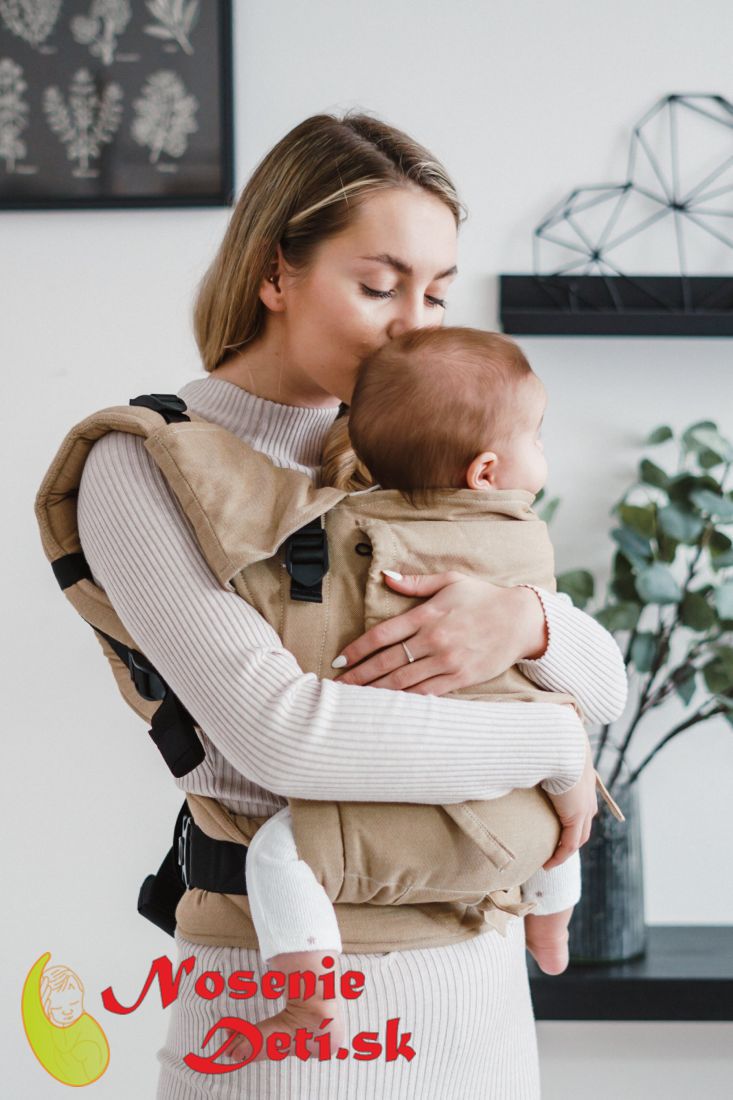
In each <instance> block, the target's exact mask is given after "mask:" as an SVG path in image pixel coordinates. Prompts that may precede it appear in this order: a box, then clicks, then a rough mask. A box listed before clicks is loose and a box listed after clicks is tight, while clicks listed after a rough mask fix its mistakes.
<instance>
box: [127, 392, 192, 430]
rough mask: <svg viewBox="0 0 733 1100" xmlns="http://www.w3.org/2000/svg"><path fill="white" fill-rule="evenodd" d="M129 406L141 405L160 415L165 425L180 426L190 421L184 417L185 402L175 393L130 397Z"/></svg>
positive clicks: (143, 394) (187, 417)
mask: <svg viewBox="0 0 733 1100" xmlns="http://www.w3.org/2000/svg"><path fill="white" fill-rule="evenodd" d="M129 404H130V405H142V406H143V407H144V408H146V409H152V410H153V412H157V413H160V415H161V416H162V417H163V419H164V420H165V422H166V424H180V423H181V422H182V421H184V420H190V419H191V417H190V416H186V408H187V405H186V402H185V401H184V400H183V398H182V397H178V396H177V395H176V394H175V393H142V394H140V396H139V397H131V398H130V401H129Z"/></svg>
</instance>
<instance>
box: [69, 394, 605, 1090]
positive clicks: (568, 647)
mask: <svg viewBox="0 0 733 1100" xmlns="http://www.w3.org/2000/svg"><path fill="white" fill-rule="evenodd" d="M179 395H180V396H181V397H182V398H183V399H184V400H185V401H186V403H187V404H188V405H189V407H190V408H191V409H192V411H193V412H195V413H198V414H199V415H201V416H203V417H205V418H206V419H208V420H211V421H214V422H216V423H219V424H221V425H222V426H224V427H226V428H228V429H229V430H230V431H232V432H234V433H235V434H237V435H239V436H240V438H242V439H245V440H247V441H248V442H249V443H251V444H252V446H254V447H255V448H256V449H258V450H260V451H263V452H264V453H266V454H268V455H269V456H270V458H272V460H273V461H274V462H275V463H276V464H277V465H279V466H287V467H290V468H292V469H297V470H301V471H304V472H306V473H308V474H310V475H311V476H313V477H317V472H318V471H317V465H318V462H319V458H320V453H321V448H322V445H323V441H324V439H325V436H326V435H327V433H328V431H329V429H330V427H331V424H332V423H333V420H334V418H335V415H336V409H335V408H333V409H306V408H299V407H293V406H285V405H279V404H276V403H273V402H271V401H267V400H264V399H262V398H258V397H254V396H253V395H252V394H249V393H247V392H246V391H245V390H243V389H241V387H239V386H236V385H234V384H233V383H231V382H228V381H225V380H223V379H218V378H216V377H215V376H213V377H212V376H208V377H205V378H201V379H196V380H194V381H192V382H189V383H188V384H187V385H185V386H184V387H183V388H182V389H181V390H180V391H179ZM214 473H215V471H214ZM253 491H255V492H256V486H253ZM78 518H79V532H80V538H81V543H82V547H83V550H84V552H85V555H86V557H87V560H88V562H89V565H90V567H91V569H92V573H93V576H94V579H95V581H96V582H97V583H98V584H99V585H100V586H101V587H102V588H104V589H105V590H106V592H107V593H108V595H109V598H110V600H111V601H112V604H113V605H114V607H115V609H116V610H117V613H118V614H119V616H120V619H121V620H122V622H123V624H124V625H125V627H126V628H127V629H128V631H129V632H130V634H131V635H132V636H133V637H134V638H135V640H136V642H137V644H138V646H139V647H140V649H141V650H142V652H144V653H145V654H146V656H147V657H148V658H149V659H150V660H151V661H152V663H153V664H154V665H155V666H156V667H157V668H158V669H159V671H160V672H161V674H162V676H163V677H164V678H165V679H166V680H167V681H168V682H169V683H170V684H171V686H172V687H173V689H174V691H175V692H176V693H177V694H178V695H179V697H180V698H181V700H182V702H183V703H184V705H185V706H186V707H187V708H188V710H189V711H190V712H191V713H192V714H194V715H195V716H196V720H197V723H198V724H199V726H200V728H201V729H202V731H203V741H204V748H205V750H206V760H205V761H204V763H203V764H201V765H200V766H199V767H198V768H197V769H196V770H195V771H194V772H192V773H191V774H190V775H188V776H186V777H184V779H182V780H179V781H177V782H178V785H179V786H180V787H181V788H183V789H185V790H187V791H194V792H196V793H199V794H203V795H210V796H213V797H216V798H218V799H219V800H220V801H221V802H222V803H223V804H224V805H225V806H227V807H228V808H229V809H231V810H232V811H234V812H235V813H246V814H252V815H271V814H272V813H274V812H275V811H276V810H278V809H280V808H281V807H282V806H283V805H284V804H285V799H286V797H288V796H292V797H300V798H311V799H313V798H315V799H342V800H357V801H358V800H363V801H370V800H373V801H404V802H423V803H443V802H445V803H448V802H460V801H464V800H466V799H472V798H495V797H499V796H501V795H503V794H506V793H507V792H508V791H510V790H512V789H513V788H515V787H529V786H535V785H536V784H537V783H539V782H541V783H542V785H543V787H544V788H545V789H546V790H548V791H549V792H551V793H560V792H562V791H565V790H568V789H569V788H570V787H571V786H573V784H574V783H575V782H577V779H578V777H579V775H580V773H581V770H582V766H583V760H584V738H585V734H584V733H583V730H582V727H581V725H580V723H579V721H578V719H577V716H576V715H575V713H574V712H573V711H572V710H571V708H569V707H560V706H556V705H553V704H544V703H522V702H515V703H512V704H511V705H508V704H506V703H477V702H473V701H468V700H461V699H454V698H438V697H435V696H421V695H416V694H413V693H406V692H396V691H389V690H386V689H381V688H364V687H359V686H356V685H344V684H339V683H336V682H332V681H328V680H324V681H319V680H318V679H317V678H316V677H315V676H313V675H311V674H304V673H302V672H301V671H300V669H299V667H298V665H297V663H296V661H295V659H294V658H293V656H292V655H291V654H290V653H288V651H287V650H285V649H283V647H282V644H281V642H280V639H279V638H278V636H277V634H276V633H275V631H274V630H272V628H271V627H270V626H269V624H268V623H266V622H265V621H264V620H263V619H262V618H261V617H260V616H259V615H258V614H257V612H256V611H255V610H254V609H253V608H251V607H250V606H249V605H248V604H247V603H246V602H245V601H244V600H242V599H241V598H240V597H239V596H238V595H236V594H235V593H234V592H230V591H227V590H224V589H222V588H221V587H220V586H219V584H218V583H217V581H216V579H215V578H214V576H213V574H212V573H211V571H210V570H209V568H208V566H207V564H206V562H205V560H204V559H203V557H202V555H201V553H200V551H199V548H198V546H197V543H196V541H195V539H194V537H193V533H192V531H191V528H190V526H189V524H188V522H187V520H186V519H185V517H184V516H183V515H182V513H181V511H180V509H179V507H178V505H177V502H176V501H175V499H174V498H173V497H172V495H171V493H170V491H169V490H168V488H167V485H166V483H165V480H164V479H163V477H162V475H161V474H160V472H159V471H158V469H157V467H156V466H155V464H154V462H153V460H152V459H151V457H150V456H149V454H148V453H147V451H146V450H145V447H144V444H143V442H142V440H140V439H139V438H137V437H133V436H130V435H127V434H125V433H118V432H113V433H110V434H109V435H107V436H105V437H103V438H102V439H101V440H99V441H98V442H97V443H96V444H95V445H94V447H93V448H92V451H91V453H90V456H89V459H88V461H87V463H86V466H85V469H84V474H83V477H82V483H81V487H80V491H79V499H78ZM535 591H537V594H538V596H539V597H540V598H541V600H542V602H543V605H544V608H545V616H546V620H547V625H548V634H549V645H548V649H547V651H546V653H545V654H544V656H543V657H541V658H539V659H538V660H536V661H525V662H522V663H521V667H522V670H523V671H524V672H526V674H527V675H528V676H530V677H531V678H532V679H533V680H534V681H535V682H537V683H539V684H540V685H541V686H543V687H548V688H550V689H552V690H556V691H567V692H570V693H571V694H573V695H574V696H575V698H576V699H577V701H578V702H579V704H580V705H581V707H582V708H583V710H584V712H585V714H586V715H587V716H588V718H589V720H590V721H595V722H605V721H611V720H613V719H614V718H615V717H617V715H618V714H619V713H620V712H621V711H622V710H623V706H624V704H625V699H626V675H625V669H624V665H623V659H622V657H621V654H620V652H619V649H618V647H617V645H616V643H615V641H614V639H613V638H612V637H611V635H610V634H608V633H607V632H606V631H605V630H603V629H602V628H601V627H600V626H599V625H598V624H597V623H596V622H595V621H594V620H593V619H592V618H591V617H590V616H588V615H585V614H584V613H583V612H581V611H578V610H577V609H576V608H574V607H572V604H570V603H569V602H568V601H566V600H565V599H563V598H561V597H559V596H557V595H554V594H552V593H549V592H545V591H544V590H537V589H535ZM568 862H569V861H568ZM542 874H543V872H540V875H542ZM540 889H542V887H541V886H540ZM511 928H512V931H511V933H510V935H509V936H507V938H506V939H505V938H504V937H502V936H500V935H498V934H496V933H492V932H489V933H487V934H484V935H481V936H478V937H475V938H474V939H471V940H468V941H465V942H463V943H461V944H458V945H451V946H446V947H439V948H433V949H430V950H419V951H403V952H392V953H389V954H387V955H384V956H380V955H364V956H353V955H345V956H342V960H341V961H342V965H343V966H344V967H353V968H356V969H361V970H363V971H364V972H365V974H366V992H365V994H364V996H363V997H362V998H361V999H359V1000H358V1001H355V1002H350V1015H349V1017H348V1021H347V1023H348V1033H349V1034H351V1035H353V1034H355V1033H356V1032H357V1031H359V1030H363V1029H364V1028H365V1027H366V1028H367V1029H368V1030H380V1028H381V1029H382V1031H383V1028H384V1023H385V1021H386V1019H388V1018H389V1017H390V1016H396V1015H399V1016H400V1017H401V1018H402V1019H403V1020H404V1021H405V1025H404V1026H405V1027H406V1029H407V1030H413V1033H414V1034H417V1032H416V1030H415V1029H418V1030H419V1032H420V1043H419V1045H420V1053H419V1055H418V1058H416V1059H415V1060H414V1061H413V1062H412V1063H410V1064H405V1065H404V1066H398V1064H397V1063H396V1062H391V1063H387V1062H385V1060H384V1058H380V1059H377V1060H375V1061H373V1062H354V1061H351V1060H345V1061H343V1062H338V1063H335V1062H334V1063H332V1064H331V1066H330V1067H324V1066H314V1065H313V1064H312V1063H309V1064H308V1065H304V1064H301V1063H300V1062H299V1061H298V1060H297V1059H293V1058H291V1059H287V1060H286V1061H285V1062H282V1063H273V1064H267V1065H258V1066H249V1067H246V1069H244V1070H242V1071H237V1072H236V1073H234V1074H231V1075H217V1076H214V1077H204V1076H202V1075H197V1074H194V1073H193V1072H192V1071H191V1070H189V1069H188V1068H187V1067H186V1066H185V1065H184V1064H183V1063H182V1061H181V1059H182V1057H183V1054H185V1053H186V1052H188V1051H191V1050H197V1051H199V1050H200V1044H201V1041H202V1039H203V1036H204V1035H205V1034H206V1031H207V1030H208V1028H209V1027H210V1026H211V1025H212V1024H213V1023H214V1022H215V1021H216V1020H217V1019H218V1018H219V1017H220V1016H221V1015H222V1014H225V1012H224V1009H223V1007H222V1004H221V1003H218V1002H217V1001H216V1000H213V1001H202V1000H200V999H198V998H194V999H193V1000H192V999H190V998H189V999H187V998H186V997H185V996H184V997H183V998H181V999H179V1000H178V1001H177V1002H176V1004H175V1005H174V1006H173V1007H172V1008H171V1009H170V1010H169V1011H170V1012H171V1013H172V1018H171V1030H170V1034H169V1038H168V1043H167V1045H166V1047H165V1049H164V1050H163V1051H162V1052H161V1055H160V1058H161V1061H162V1064H163V1067H164V1069H163V1073H162V1076H161V1082H160V1088H159V1094H158V1095H159V1098H161V1100H173V1098H174V1097H175V1098H177V1100H187V1098H188V1097H194V1096H213V1097H218V1098H224V1097H234V1096H236V1097H238V1098H241V1100H250V1098H252V1100H254V1098H255V1097H257V1098H258V1100H284V1098H286V1097H287V1098H295V1097H298V1098H301V1097H306V1096H307V1097H319V1098H320V1097H332V1098H338V1100H342V1098H346V1097H349V1098H351V1097H361V1096H364V1097H366V1096H374V1095H380V1096H382V1097H385V1098H388V1100H392V1098H395V1100H396V1098H397V1097H399V1098H400V1100H402V1098H405V1100H407V1098H415V1100H417V1098H420V1100H431V1098H432V1097H435V1098H436V1100H437V1098H438V1097H441V1098H444V1097H456V1100H459V1098H460V1100H471V1098H473V1097H476V1100H478V1098H479V1097H481V1100H486V1098H489V1097H496V1098H497V1100H513V1098H516V1100H535V1098H536V1097H537V1096H538V1095H539V1093H538V1076H537V1065H536V1057H537V1055H536V1043H535V1037H534V1028H533V1020H532V1012H531V1005H530V1001H529V993H528V982H527V974H526V966H525V959H524V928H523V922H522V921H521V920H518V921H514V922H511ZM179 949H180V951H181V952H182V954H183V955H185V956H187V955H195V956H196V957H197V959H198V960H199V963H200V965H201V966H202V968H203V969H214V970H221V971H222V972H225V973H228V972H230V971H232V970H236V969H244V970H254V971H257V969H258V967H259V965H260V962H261V960H260V956H259V954H258V953H257V952H254V951H245V950H238V949H235V948H231V949H227V948H203V947H200V946H198V945H193V944H187V943H186V942H185V941H179ZM186 988H190V984H188V985H187V986H186ZM241 1004H242V1002H231V1001H229V1002H227V1004H226V1006H225V1007H226V1010H227V1011H228V1012H232V1011H234V1012H237V1010H238V1009H239V1011H240V1014H243V1015H246V1018H247V1019H250V1020H256V1019H258V1018H261V1016H262V1015H270V1014H272V1012H273V1010H274V1009H273V1005H272V1002H265V1003H259V1004H255V1005H250V1004H249V1003H248V1002H247V1003H246V1009H247V1011H246V1012H242V1009H241ZM367 1020H369V1021H371V1023H370V1024H367Z"/></svg>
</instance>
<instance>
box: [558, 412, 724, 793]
mask: <svg viewBox="0 0 733 1100" xmlns="http://www.w3.org/2000/svg"><path fill="white" fill-rule="evenodd" d="M670 441H672V442H674V441H675V434H674V432H673V431H672V429H671V428H670V427H668V426H667V425H662V426H661V427H658V428H655V429H654V431H653V432H652V433H651V434H650V435H649V436H648V438H647V439H646V440H645V444H644V445H645V447H658V446H660V445H662V444H667V443H670ZM677 443H678V448H677V469H676V470H675V471H674V472H668V471H667V470H665V469H663V467H662V466H660V465H658V464H657V463H655V462H653V461H651V459H650V458H648V457H644V458H642V459H641V462H640V463H639V469H638V476H637V478H636V480H635V481H634V482H633V483H632V484H631V485H630V486H629V487H628V489H627V490H626V491H625V492H624V494H623V496H622V497H621V499H620V500H619V501H618V502H617V503H616V504H615V505H614V506H613V508H612V509H611V515H612V516H614V517H615V518H616V521H617V525H616V526H615V527H614V528H613V529H612V530H611V532H610V535H611V539H612V540H613V544H614V546H613V560H612V565H611V576H610V580H609V583H608V586H607V590H606V593H605V597H604V599H603V602H602V604H601V606H597V607H595V609H594V610H593V609H592V608H591V607H589V606H588V605H589V604H591V602H593V603H597V602H598V601H597V600H596V599H595V595H596V585H595V581H594V578H593V576H592V574H591V573H590V572H589V571H588V570H585V569H575V570H572V571H570V572H566V573H563V574H561V575H560V576H558V591H560V592H567V593H568V595H570V596H571V598H572V600H573V602H574V604H575V605H576V606H577V607H581V608H587V609H588V610H589V611H590V612H591V613H592V614H593V616H594V617H595V618H596V619H597V621H598V622H599V623H601V624H602V625H603V626H605V627H606V629H608V630H609V631H611V633H613V634H614V636H615V637H616V640H617V641H618V642H619V646H620V648H621V650H622V652H623V653H624V659H625V661H626V666H627V669H628V670H629V673H630V678H631V683H632V686H635V687H636V691H635V692H634V694H633V699H634V706H633V711H632V714H631V717H630V718H626V717H625V718H623V719H621V720H620V723H621V722H622V723H623V724H624V726H625V728H624V729H623V730H622V731H621V733H620V736H619V735H617V732H616V730H615V729H614V734H613V737H611V736H610V733H611V730H612V728H613V727H614V726H615V725H616V724H617V723H611V724H609V725H606V726H604V727H603V728H602V730H601V732H600V736H599V738H598V742H597V745H596V752H595V761H594V762H595V766H596V768H598V767H599V762H600V759H601V755H602V754H603V753H604V751H605V752H606V753H610V758H611V760H612V761H613V762H612V764H611V766H610V770H609V772H608V774H609V778H608V781H607V784H608V788H609V790H613V787H614V784H616V783H617V781H618V780H619V775H620V773H621V769H622V767H624V765H626V767H627V769H628V777H627V779H626V782H628V783H629V784H631V783H634V782H636V780H637V779H638V778H639V776H640V775H641V773H642V772H643V771H644V769H645V768H647V767H648V765H649V764H650V763H651V761H652V760H653V759H654V757H655V756H656V755H657V753H658V752H659V751H660V749H662V748H663V747H664V746H665V745H667V744H668V743H669V742H670V741H671V740H672V739H673V738H675V737H678V736H679V735H680V734H681V733H684V732H685V731H686V730H688V729H691V728H692V727H693V726H696V725H699V724H700V723H701V722H706V721H707V720H708V719H710V718H713V717H714V716H715V715H722V716H723V717H724V718H725V719H726V720H727V721H728V722H729V723H730V725H731V726H733V539H731V537H730V536H731V535H733V530H731V529H732V528H733V492H732V491H731V489H730V488H729V486H728V484H727V482H728V477H729V474H730V470H731V465H733V446H732V445H731V443H730V441H729V440H728V439H726V438H725V437H724V436H723V435H722V434H721V432H720V431H719V429H718V426H717V425H716V424H715V423H713V421H710V420H703V421H699V422H697V423H695V424H691V425H690V426H689V427H688V428H686V429H685V430H684V431H683V432H682V433H681V435H680V436H679V439H678V440H677ZM557 504H558V501H557V499H555V500H551V501H549V502H548V503H547V504H546V505H545V507H544V509H539V508H538V509H537V511H538V513H539V514H540V515H541V517H542V518H543V519H545V520H547V521H549V520H550V519H551V518H552V515H553V513H554V511H555V509H556V507H557ZM726 529H728V533H726ZM675 698H677V699H679V700H681V701H682V702H683V703H684V705H685V709H686V714H685V717H684V719H683V720H682V721H678V722H676V723H674V724H671V727H670V729H669V730H668V731H667V732H666V733H665V734H664V735H663V736H662V737H661V738H660V739H659V740H658V742H657V744H655V746H654V747H653V749H652V750H651V751H650V752H648V753H647V754H646V756H645V757H644V758H643V759H642V760H641V762H640V763H639V764H637V765H636V766H635V767H633V768H631V767H630V766H629V764H628V755H629V749H630V747H631V743H632V739H633V737H634V734H635V733H636V731H637V729H638V728H639V725H640V724H641V723H642V721H643V720H644V719H645V718H646V717H647V715H649V713H650V712H651V711H652V710H655V709H658V708H664V707H665V705H666V704H668V703H669V702H670V701H671V700H672V699H675ZM670 722H672V720H671V719H670Z"/></svg>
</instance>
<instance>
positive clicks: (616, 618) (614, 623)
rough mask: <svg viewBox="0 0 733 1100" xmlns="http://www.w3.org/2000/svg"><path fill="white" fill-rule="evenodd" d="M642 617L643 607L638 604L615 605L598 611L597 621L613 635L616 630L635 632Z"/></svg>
mask: <svg viewBox="0 0 733 1100" xmlns="http://www.w3.org/2000/svg"><path fill="white" fill-rule="evenodd" d="M640 615H641V607H640V606H639V604H638V603H631V602H626V603H613V604H609V606H608V607H604V608H602V609H601V610H600V611H597V612H596V614H595V619H596V622H598V623H600V624H601V626H603V627H605V628H606V630H610V631H611V633H613V632H614V631H616V630H633V629H634V627H635V626H636V624H637V623H638V621H639V616H640Z"/></svg>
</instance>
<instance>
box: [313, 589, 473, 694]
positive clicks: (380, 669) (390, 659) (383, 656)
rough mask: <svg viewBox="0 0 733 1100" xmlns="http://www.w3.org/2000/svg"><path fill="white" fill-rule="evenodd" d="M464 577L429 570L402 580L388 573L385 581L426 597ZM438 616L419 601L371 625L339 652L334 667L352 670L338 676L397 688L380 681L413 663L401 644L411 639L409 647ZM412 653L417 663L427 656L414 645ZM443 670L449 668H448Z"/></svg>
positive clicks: (349, 681) (347, 680) (406, 592)
mask: <svg viewBox="0 0 733 1100" xmlns="http://www.w3.org/2000/svg"><path fill="white" fill-rule="evenodd" d="M462 576H463V575H462V574H461V573H456V572H455V571H452V570H451V571H449V572H446V573H427V574H425V575H424V576H404V577H401V579H400V580H399V581H398V580H396V579H395V578H394V577H390V576H387V575H386V574H384V581H385V584H387V585H388V586H389V587H390V588H393V589H394V590H395V591H399V592H402V593H403V594H404V595H406V596H415V597H426V596H432V595H434V594H435V593H436V592H439V591H440V590H441V589H443V588H445V587H446V586H447V585H450V584H455V582H456V581H457V580H460V579H462ZM436 617H437V612H436V611H435V610H434V609H433V608H430V607H429V606H428V605H426V604H419V605H418V606H417V607H413V608H410V610H409V611H405V612H403V614H402V615H395V617H394V618H392V619H385V620H384V621H383V622H381V623H377V624H376V626H373V627H370V629H369V630H367V631H365V633H364V634H362V635H361V636H360V637H359V638H356V639H355V640H354V641H353V642H351V643H350V644H349V645H347V646H346V647H345V648H344V649H343V650H342V651H341V653H340V654H339V656H338V658H337V661H338V663H336V662H334V667H335V668H345V669H347V670H348V671H346V672H344V673H341V674H339V675H338V676H337V677H336V679H337V680H338V681H339V682H340V683H344V684H371V685H372V686H373V687H377V686H379V687H385V686H387V687H393V686H394V685H393V684H388V685H385V684H377V683H376V681H377V680H379V679H382V678H384V677H387V676H389V674H390V673H392V672H394V670H395V669H397V668H400V667H401V666H402V665H403V664H404V663H405V662H407V663H408V664H409V661H407V656H406V654H405V652H404V650H403V649H402V647H401V646H400V645H399V644H398V643H399V642H407V643H408V646H409V640H410V638H413V637H414V636H415V635H416V634H417V632H418V631H419V630H420V629H421V628H422V627H423V626H425V625H426V624H427V623H429V622H432V621H433V620H434V619H435V618H436ZM390 646H391V647H396V648H393V649H391V650H390V649H389V648H388V647H390ZM410 648H411V647H410ZM377 651H381V652H377ZM411 652H412V654H413V656H414V657H415V661H416V663H417V661H418V659H419V658H420V657H421V656H424V655H425V654H421V653H418V652H414V651H413V650H412V648H411ZM360 662H361V663H360ZM421 671H422V672H423V674H424V671H425V670H421ZM443 671H445V668H444V667H443ZM415 682H416V679H415V678H412V677H411V678H410V679H409V684H413V683H415Z"/></svg>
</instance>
